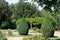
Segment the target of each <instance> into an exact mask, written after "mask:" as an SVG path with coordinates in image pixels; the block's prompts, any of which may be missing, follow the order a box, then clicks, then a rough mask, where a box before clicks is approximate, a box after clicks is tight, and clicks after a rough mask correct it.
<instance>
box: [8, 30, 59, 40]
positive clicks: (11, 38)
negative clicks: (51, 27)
mask: <svg viewBox="0 0 60 40" xmlns="http://www.w3.org/2000/svg"><path fill="white" fill-rule="evenodd" d="M29 34H34V35H38V34H39V33H29ZM54 36H58V37H60V32H59V31H55V33H54ZM23 38H24V37H7V40H23Z"/></svg>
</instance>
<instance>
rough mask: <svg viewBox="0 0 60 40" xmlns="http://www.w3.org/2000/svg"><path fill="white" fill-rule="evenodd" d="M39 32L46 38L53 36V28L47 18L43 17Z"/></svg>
mask: <svg viewBox="0 0 60 40" xmlns="http://www.w3.org/2000/svg"><path fill="white" fill-rule="evenodd" d="M40 31H41V33H42V34H43V35H45V36H48V37H52V36H53V35H54V27H53V25H52V21H51V19H50V18H49V17H45V19H44V21H43V23H42V26H41V30H40Z"/></svg>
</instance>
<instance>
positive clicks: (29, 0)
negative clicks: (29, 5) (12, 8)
mask: <svg viewBox="0 0 60 40" xmlns="http://www.w3.org/2000/svg"><path fill="white" fill-rule="evenodd" d="M6 1H7V2H8V3H9V4H11V3H13V4H15V3H18V2H19V0H6ZM26 2H31V0H28V1H26ZM34 4H35V5H36V6H38V3H36V2H35V3H34ZM43 8H44V7H41V6H39V7H38V9H39V10H42V9H43Z"/></svg>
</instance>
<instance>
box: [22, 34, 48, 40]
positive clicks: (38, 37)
mask: <svg viewBox="0 0 60 40" xmlns="http://www.w3.org/2000/svg"><path fill="white" fill-rule="evenodd" d="M23 40H48V38H46V37H44V36H43V35H35V36H32V37H26V38H24V39H23Z"/></svg>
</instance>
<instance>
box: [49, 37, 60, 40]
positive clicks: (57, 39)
mask: <svg viewBox="0 0 60 40" xmlns="http://www.w3.org/2000/svg"><path fill="white" fill-rule="evenodd" d="M49 40H60V38H58V37H55V38H49Z"/></svg>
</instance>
